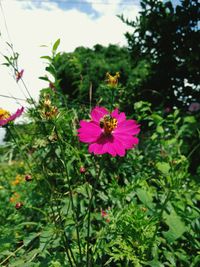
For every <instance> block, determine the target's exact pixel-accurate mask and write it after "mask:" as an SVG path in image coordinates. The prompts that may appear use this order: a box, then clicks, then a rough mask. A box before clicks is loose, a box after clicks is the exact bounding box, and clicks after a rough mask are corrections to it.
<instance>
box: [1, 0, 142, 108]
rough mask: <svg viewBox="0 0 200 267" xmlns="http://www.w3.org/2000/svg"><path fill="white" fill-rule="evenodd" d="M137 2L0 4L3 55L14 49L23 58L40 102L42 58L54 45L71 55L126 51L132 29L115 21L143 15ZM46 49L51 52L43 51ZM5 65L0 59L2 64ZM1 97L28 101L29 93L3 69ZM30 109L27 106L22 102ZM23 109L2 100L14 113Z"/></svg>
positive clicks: (67, 0)
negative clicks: (111, 48)
mask: <svg viewBox="0 0 200 267" xmlns="http://www.w3.org/2000/svg"><path fill="white" fill-rule="evenodd" d="M139 9H140V7H139V2H138V1H134V0H123V1H122V0H77V1H75V0H63V1H62V0H46V1H41V0H32V1H28V0H18V1H16V0H1V9H0V29H1V37H0V51H1V53H2V54H3V55H6V56H10V55H11V49H9V47H8V46H7V45H6V42H9V43H12V44H13V47H14V50H15V51H16V52H18V53H19V55H20V56H19V69H24V76H23V77H24V81H25V83H26V85H27V87H28V89H29V92H30V94H31V95H32V97H33V98H35V99H37V97H38V94H39V91H40V89H42V88H43V87H45V86H46V85H47V84H45V82H44V81H41V80H39V79H38V77H39V76H42V75H44V74H45V70H44V69H45V62H44V60H42V59H41V58H40V57H41V56H43V55H49V54H50V53H51V47H52V44H53V43H54V42H55V41H56V40H57V39H58V38H60V39H61V43H60V47H59V51H65V52H71V51H73V50H74V49H75V48H76V47H78V46H84V47H90V48H92V47H93V46H94V45H95V44H97V43H99V44H102V45H105V46H107V45H108V44H109V43H112V44H119V45H121V46H122V45H126V39H125V37H124V33H125V32H126V31H127V30H128V26H127V25H126V24H124V23H123V22H122V21H121V20H120V19H119V18H118V17H117V16H116V15H117V14H122V13H123V14H124V15H125V17H128V18H131V19H134V18H135V17H136V15H137V14H138V12H139ZM44 45H45V46H47V47H44ZM3 62H5V60H4V59H3V57H2V56H0V63H3ZM0 79H1V86H0V95H7V96H12V97H17V98H21V99H24V98H25V96H26V97H27V93H26V91H25V90H24V88H23V85H22V82H21V81H19V82H18V84H17V83H16V81H15V80H14V79H13V72H12V71H11V70H9V69H8V68H6V67H5V66H2V65H1V66H0ZM18 102H19V103H20V104H21V105H25V106H27V103H26V102H25V101H21V100H18ZM19 103H17V102H16V100H15V99H12V98H3V97H2V96H0V107H1V108H4V109H8V110H9V111H11V112H14V111H15V110H16V108H17V107H19Z"/></svg>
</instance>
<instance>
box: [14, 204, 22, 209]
mask: <svg viewBox="0 0 200 267" xmlns="http://www.w3.org/2000/svg"><path fill="white" fill-rule="evenodd" d="M22 206H23V203H22V202H17V203H16V205H15V208H16V209H17V210H19V209H21V208H22Z"/></svg>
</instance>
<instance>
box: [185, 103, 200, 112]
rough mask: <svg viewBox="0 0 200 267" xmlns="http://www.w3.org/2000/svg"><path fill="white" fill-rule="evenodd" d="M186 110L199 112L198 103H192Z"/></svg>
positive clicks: (199, 105)
mask: <svg viewBox="0 0 200 267" xmlns="http://www.w3.org/2000/svg"><path fill="white" fill-rule="evenodd" d="M188 110H189V111H190V112H196V111H199V110H200V103H198V102H193V103H191V104H190V106H189V108H188Z"/></svg>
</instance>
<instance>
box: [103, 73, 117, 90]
mask: <svg viewBox="0 0 200 267" xmlns="http://www.w3.org/2000/svg"><path fill="white" fill-rule="evenodd" d="M119 77H120V74H119V72H116V74H115V75H114V76H112V75H111V74H110V73H109V72H107V73H106V82H107V84H108V85H110V86H111V87H115V86H116V85H117V84H118V79H119Z"/></svg>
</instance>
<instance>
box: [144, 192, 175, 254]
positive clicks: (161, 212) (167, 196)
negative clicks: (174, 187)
mask: <svg viewBox="0 0 200 267" xmlns="http://www.w3.org/2000/svg"><path fill="white" fill-rule="evenodd" d="M170 197H171V189H169V190H168V192H167V195H166V198H165V201H164V202H163V204H162V206H161V210H160V213H159V215H158V222H157V224H156V228H155V231H154V234H153V236H152V238H151V240H150V245H149V253H148V256H149V257H150V255H151V249H152V245H153V243H154V241H155V238H156V235H157V233H158V229H159V226H160V221H161V219H162V216H163V212H164V210H165V208H166V205H167V202H168V201H169V199H170Z"/></svg>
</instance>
